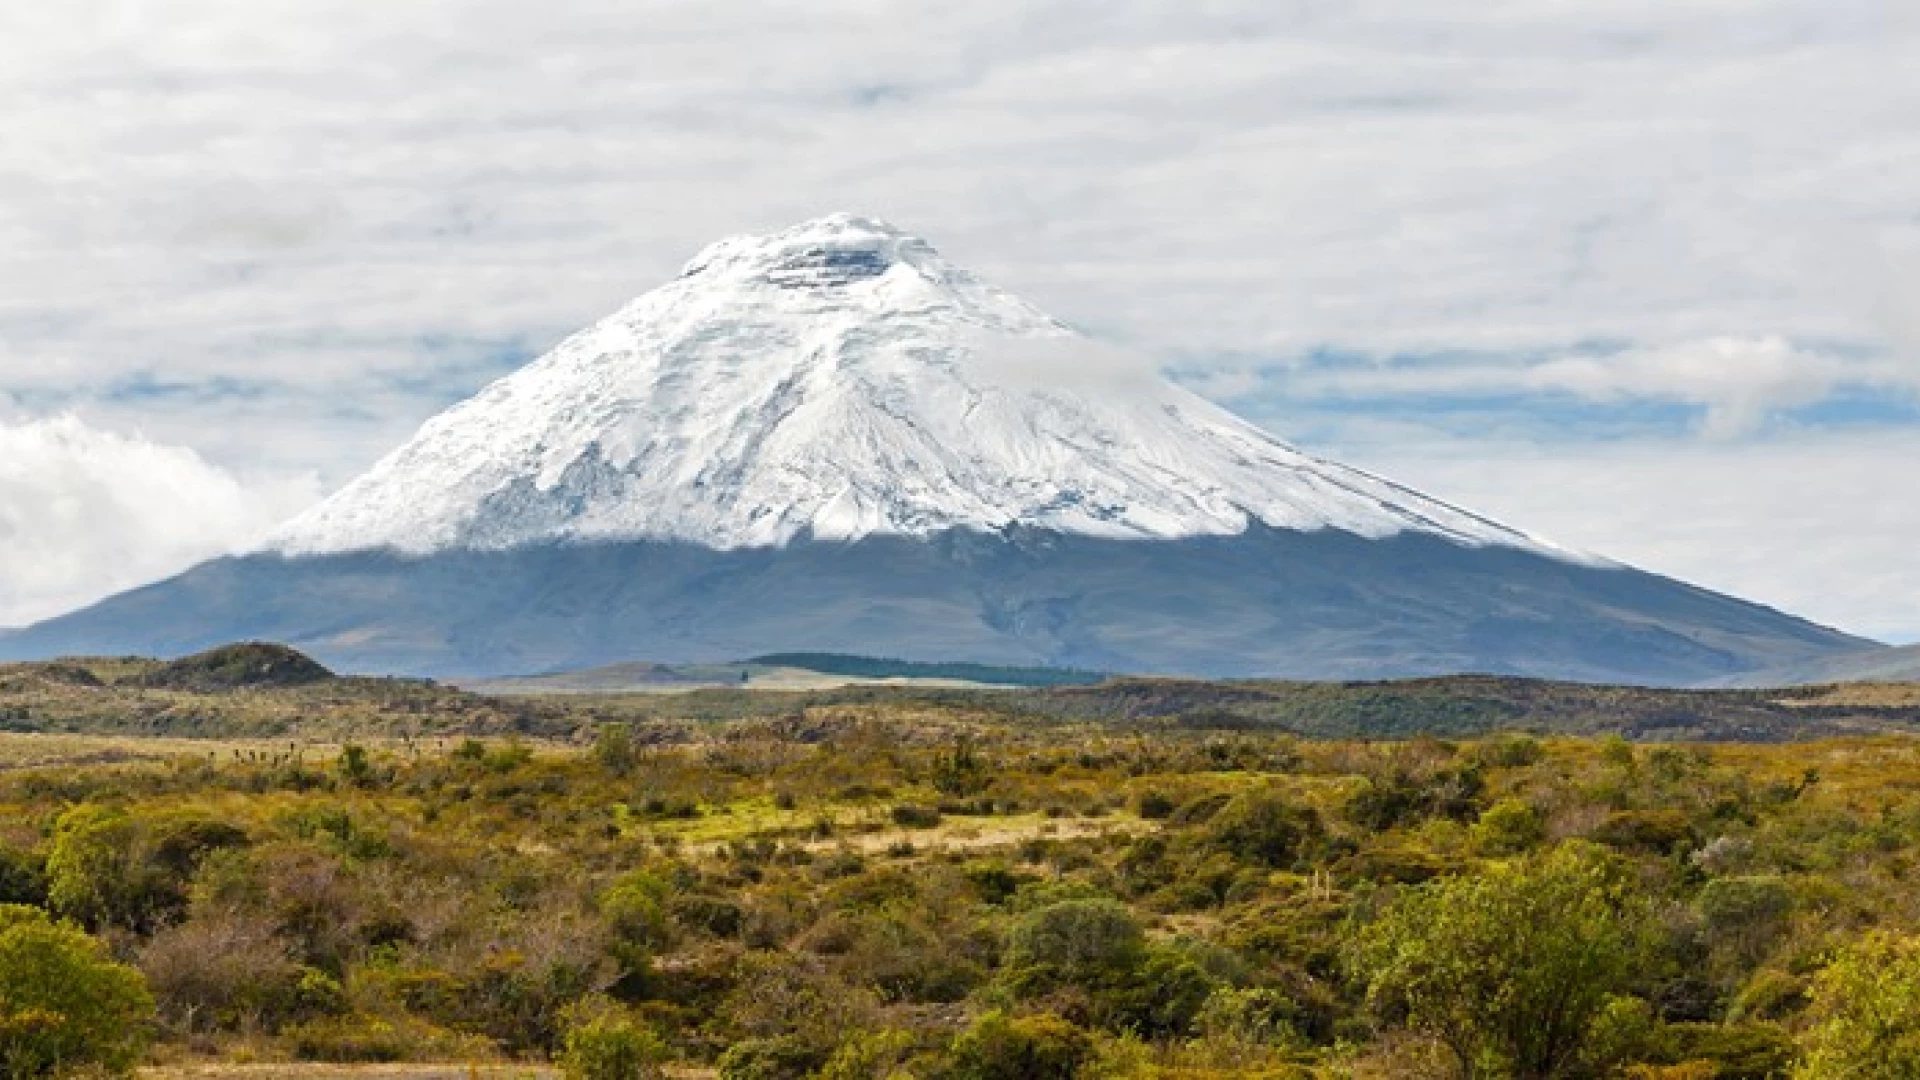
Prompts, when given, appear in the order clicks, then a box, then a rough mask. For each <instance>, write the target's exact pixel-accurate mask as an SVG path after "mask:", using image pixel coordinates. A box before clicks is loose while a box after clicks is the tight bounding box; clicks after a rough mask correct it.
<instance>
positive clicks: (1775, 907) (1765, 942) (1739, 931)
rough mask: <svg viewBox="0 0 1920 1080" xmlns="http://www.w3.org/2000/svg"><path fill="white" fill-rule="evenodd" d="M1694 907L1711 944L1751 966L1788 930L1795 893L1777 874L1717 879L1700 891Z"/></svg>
mask: <svg viewBox="0 0 1920 1080" xmlns="http://www.w3.org/2000/svg"><path fill="white" fill-rule="evenodd" d="M1694 908H1695V910H1697V911H1698V912H1699V913H1700V919H1701V921H1702V922H1704V923H1705V924H1706V930H1707V936H1708V938H1709V940H1710V941H1711V942H1712V944H1713V945H1714V946H1715V947H1716V948H1717V949H1719V950H1720V951H1721V952H1723V953H1725V954H1727V955H1728V956H1729V958H1730V959H1731V960H1732V961H1733V962H1734V963H1736V964H1738V965H1739V966H1741V967H1742V968H1751V967H1752V966H1753V965H1755V964H1758V963H1759V962H1760V961H1761V960H1763V959H1765V958H1766V954H1767V953H1768V952H1769V951H1771V950H1772V948H1773V946H1774V944H1775V943H1776V942H1777V941H1779V939H1780V937H1781V935H1782V934H1785V933H1786V931H1787V920H1788V918H1789V917H1790V916H1791V915H1792V914H1793V893H1792V891H1790V890H1789V889H1788V888H1787V885H1786V883H1785V882H1784V881H1781V880H1780V879H1779V878H1776V877H1728V878H1715V879H1713V880H1712V881H1709V882H1707V884H1706V885H1705V887H1703V888H1702V889H1701V890H1700V895H1699V897H1698V898H1696V899H1695V901H1694Z"/></svg>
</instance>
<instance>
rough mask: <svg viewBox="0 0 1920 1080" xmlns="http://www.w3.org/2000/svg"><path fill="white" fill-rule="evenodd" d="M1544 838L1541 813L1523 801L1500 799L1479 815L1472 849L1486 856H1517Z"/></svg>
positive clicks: (1545, 834) (1474, 829)
mask: <svg viewBox="0 0 1920 1080" xmlns="http://www.w3.org/2000/svg"><path fill="white" fill-rule="evenodd" d="M1546 837H1547V827H1546V823H1545V822H1543V821H1541V820H1540V812H1539V811H1538V810H1535V809H1534V808H1533V804H1532V803H1529V802H1527V801H1526V800H1524V799H1501V800H1500V801H1499V802H1496V803H1494V804H1493V805H1492V806H1489V807H1487V808H1486V810H1485V811H1483V812H1482V813H1481V814H1480V820H1479V821H1478V822H1476V823H1475V824H1474V826H1473V846H1474V847H1475V848H1477V849H1478V850H1480V851H1481V852H1483V853H1485V854H1488V855H1518V854H1520V853H1521V852H1523V851H1529V850H1531V849H1533V848H1534V847H1536V846H1538V845H1539V843H1540V842H1541V841H1542V840H1545V839H1546Z"/></svg>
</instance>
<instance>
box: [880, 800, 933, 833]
mask: <svg viewBox="0 0 1920 1080" xmlns="http://www.w3.org/2000/svg"><path fill="white" fill-rule="evenodd" d="M891 816H892V818H893V823H894V824H895V825H898V826H900V827H901V828H903V829H931V828H933V827H934V826H936V825H939V824H940V820H941V819H940V811H939V810H938V809H936V808H934V807H931V806H921V805H920V804H918V803H898V804H896V805H895V806H894V808H893V811H892V814H891Z"/></svg>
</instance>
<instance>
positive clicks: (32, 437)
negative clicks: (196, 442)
mask: <svg viewBox="0 0 1920 1080" xmlns="http://www.w3.org/2000/svg"><path fill="white" fill-rule="evenodd" d="M313 497H314V490H313V486H312V483H311V481H308V482H305V483H302V482H299V481H292V482H287V481H282V482H278V483H272V484H248V483H243V482H242V481H240V480H239V479H236V478H235V477H234V476H233V475H232V474H230V473H228V472H226V471H224V470H222V469H219V468H216V467H214V466H211V465H209V464H207V463H206V462H205V461H204V460H202V459H201V458H200V457H199V455H197V454H195V453H193V452H192V451H190V450H185V449H181V448H179V447H173V446H162V445H158V444H155V443H152V442H148V441H146V440H144V439H137V438H128V437H125V436H121V435H116V434H113V433H111V432H105V431H100V430H97V429H95V428H92V427H89V426H87V425H86V424H83V423H81V422H80V421H79V420H76V419H73V418H71V417H63V418H59V419H53V420H41V421H34V422H29V423H23V424H7V423H5V422H0V553H4V557H0V626H9V625H17V624H22V623H26V622H29V621H32V620H34V619H38V618H43V617H46V616H49V615H54V614H58V613H60V612H62V611H66V610H68V609H70V608H73V607H76V606H78V605H80V604H83V603H86V602H89V601H92V600H96V599H99V598H100V597H102V596H105V595H107V594H109V593H112V592H117V591H119V590H121V589H124V588H128V587H131V586H134V585H140V584H144V583H146V582H148V581H151V580H154V579H156V578H159V577H162V576H165V575H167V574H169V573H173V572H175V571H178V570H181V569H184V568H185V567H187V566H188V565H190V564H192V563H194V562H197V561H199V560H201V559H204V558H207V557H210V556H213V555H219V554H224V553H227V552H230V551H233V550H236V549H238V548H241V547H244V546H246V545H247V544H249V543H251V542H253V541H254V540H256V539H257V538H258V537H259V536H260V535H261V534H262V533H263V532H264V530H265V529H267V528H269V527H271V526H272V525H273V524H275V523H277V522H278V521H279V520H281V519H282V518H283V517H284V516H285V515H287V514H289V513H291V512H292V511H293V510H294V509H296V508H298V507H300V506H302V505H305V504H306V503H307V502H309V501H311V499H312V498H313Z"/></svg>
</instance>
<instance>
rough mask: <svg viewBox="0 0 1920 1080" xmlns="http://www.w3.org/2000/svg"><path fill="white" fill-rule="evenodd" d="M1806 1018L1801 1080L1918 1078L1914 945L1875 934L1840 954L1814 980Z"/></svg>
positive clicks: (1919, 1011) (1919, 953)
mask: <svg viewBox="0 0 1920 1080" xmlns="http://www.w3.org/2000/svg"><path fill="white" fill-rule="evenodd" d="M1813 1015H1814V1016H1815V1017H1816V1023H1815V1026H1814V1027H1813V1028H1812V1029H1811V1030H1810V1031H1809V1032H1808V1033H1807V1039H1806V1044H1805V1049H1806V1061H1805V1063H1804V1064H1803V1066H1802V1068H1801V1070H1800V1072H1799V1073H1798V1074H1797V1075H1798V1076H1800V1077H1802V1078H1803V1080H1839V1078H1841V1077H1846V1078H1849V1080H1908V1078H1911V1077H1920V938H1915V937H1909V936H1906V935H1903V934H1893V933H1886V932H1878V933H1872V934H1868V935H1867V936H1865V937H1864V938H1862V939H1861V940H1859V941H1858V942H1856V943H1854V944H1853V945H1852V946H1850V947H1848V948H1847V949H1845V950H1843V951H1842V952H1841V953H1840V954H1839V955H1838V956H1836V957H1835V958H1834V960H1833V962H1832V963H1830V964H1828V965H1827V967H1826V968H1825V969H1824V970H1823V971H1821V972H1820V974H1819V976H1818V977H1817V978H1815V979H1814V983H1813Z"/></svg>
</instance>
